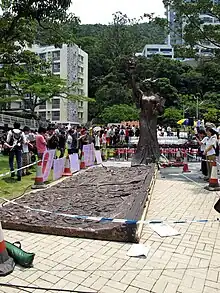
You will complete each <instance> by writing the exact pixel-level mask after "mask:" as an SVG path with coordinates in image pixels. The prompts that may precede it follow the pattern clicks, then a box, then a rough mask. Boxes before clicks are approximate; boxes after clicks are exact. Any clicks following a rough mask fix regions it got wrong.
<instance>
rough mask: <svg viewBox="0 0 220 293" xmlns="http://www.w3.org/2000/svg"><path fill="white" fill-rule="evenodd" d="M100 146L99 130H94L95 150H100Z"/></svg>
mask: <svg viewBox="0 0 220 293" xmlns="http://www.w3.org/2000/svg"><path fill="white" fill-rule="evenodd" d="M100 146H101V143H100V132H99V131H97V132H95V149H96V151H98V150H100Z"/></svg>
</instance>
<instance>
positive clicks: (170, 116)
mask: <svg viewBox="0 0 220 293" xmlns="http://www.w3.org/2000/svg"><path fill="white" fill-rule="evenodd" d="M162 118H163V123H164V124H166V125H169V126H172V127H176V126H177V121H179V120H180V119H182V118H183V114H182V111H181V110H179V109H175V108H166V109H165V111H164V114H163V116H162Z"/></svg>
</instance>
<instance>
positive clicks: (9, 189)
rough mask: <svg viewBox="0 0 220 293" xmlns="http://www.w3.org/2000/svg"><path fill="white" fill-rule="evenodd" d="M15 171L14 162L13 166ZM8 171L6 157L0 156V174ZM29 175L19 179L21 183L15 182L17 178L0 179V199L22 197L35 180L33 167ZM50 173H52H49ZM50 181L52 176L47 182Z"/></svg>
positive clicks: (6, 177) (8, 176)
mask: <svg viewBox="0 0 220 293" xmlns="http://www.w3.org/2000/svg"><path fill="white" fill-rule="evenodd" d="M14 167H15V169H16V168H17V166H16V161H15V165H14ZM8 171H9V164H8V156H2V155H0V174H2V173H6V172H8ZM30 171H31V173H32V174H31V175H28V176H24V177H22V178H21V181H17V177H16V176H15V177H14V178H11V176H10V175H7V176H5V177H3V178H0V198H1V197H4V198H10V199H11V198H15V197H19V196H21V195H23V194H24V193H26V192H28V191H30V190H31V186H32V185H33V184H34V178H35V172H36V171H35V166H34V167H32V168H31V169H30ZM51 173H52V172H51ZM51 181H52V174H50V177H49V181H48V182H47V183H50V182H51Z"/></svg>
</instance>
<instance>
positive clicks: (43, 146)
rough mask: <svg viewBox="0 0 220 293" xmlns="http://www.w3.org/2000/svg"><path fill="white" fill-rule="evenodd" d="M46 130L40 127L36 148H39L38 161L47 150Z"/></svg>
mask: <svg viewBox="0 0 220 293" xmlns="http://www.w3.org/2000/svg"><path fill="white" fill-rule="evenodd" d="M45 134H46V129H45V128H43V127H39V129H38V134H37V135H36V147H37V155H38V159H42V158H43V154H44V152H45V151H46V150H47V147H46V145H47V142H46V139H45Z"/></svg>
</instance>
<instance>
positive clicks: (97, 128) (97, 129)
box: [93, 126, 102, 132]
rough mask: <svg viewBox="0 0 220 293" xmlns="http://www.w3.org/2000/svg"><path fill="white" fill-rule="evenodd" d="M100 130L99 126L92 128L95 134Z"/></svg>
mask: <svg viewBox="0 0 220 293" xmlns="http://www.w3.org/2000/svg"><path fill="white" fill-rule="evenodd" d="M101 129H102V128H101V127H100V126H96V127H94V129H93V130H94V131H95V132H97V131H100V130H101Z"/></svg>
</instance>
